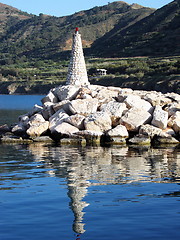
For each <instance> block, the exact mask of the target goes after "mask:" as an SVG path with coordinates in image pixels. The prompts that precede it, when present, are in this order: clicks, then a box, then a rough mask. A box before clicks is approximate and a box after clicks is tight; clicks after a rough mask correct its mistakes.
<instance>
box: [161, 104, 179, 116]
mask: <svg viewBox="0 0 180 240" xmlns="http://www.w3.org/2000/svg"><path fill="white" fill-rule="evenodd" d="M164 110H165V111H166V112H168V116H169V117H171V116H172V115H174V114H175V113H176V112H178V111H180V103H177V102H173V103H170V104H167V106H166V107H165V108H164Z"/></svg>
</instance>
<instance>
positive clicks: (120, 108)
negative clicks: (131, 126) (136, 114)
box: [100, 101, 127, 126]
mask: <svg viewBox="0 0 180 240" xmlns="http://www.w3.org/2000/svg"><path fill="white" fill-rule="evenodd" d="M100 110H101V111H102V112H108V113H109V114H110V116H111V120H112V125H113V126H116V125H117V122H118V121H119V119H120V118H121V117H122V115H123V113H125V111H127V107H126V104H125V103H119V102H116V101H110V102H108V103H106V104H103V105H101V106H100Z"/></svg>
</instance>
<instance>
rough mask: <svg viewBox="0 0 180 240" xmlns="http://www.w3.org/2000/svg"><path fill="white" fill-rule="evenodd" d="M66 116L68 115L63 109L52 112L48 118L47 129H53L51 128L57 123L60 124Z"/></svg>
mask: <svg viewBox="0 0 180 240" xmlns="http://www.w3.org/2000/svg"><path fill="white" fill-rule="evenodd" d="M68 117H69V115H68V114H67V113H66V112H65V111H64V110H63V109H60V110H59V111H57V112H56V113H55V114H53V115H52V116H51V117H50V118H49V129H50V131H53V129H54V128H55V127H56V126H57V125H59V124H61V123H62V122H63V121H64V119H66V118H68Z"/></svg>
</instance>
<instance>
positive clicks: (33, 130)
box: [26, 121, 49, 138]
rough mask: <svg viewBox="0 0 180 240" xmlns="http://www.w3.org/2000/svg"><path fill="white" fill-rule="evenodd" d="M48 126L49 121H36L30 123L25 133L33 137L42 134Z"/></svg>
mask: <svg viewBox="0 0 180 240" xmlns="http://www.w3.org/2000/svg"><path fill="white" fill-rule="evenodd" d="M48 128H49V122H48V121H45V122H38V123H36V124H35V123H34V124H32V125H31V126H30V127H29V128H28V129H27V131H26V133H27V134H28V135H29V136H30V137H32V138H34V137H39V136H41V135H42V134H44V133H45V132H46V131H47V130H48Z"/></svg>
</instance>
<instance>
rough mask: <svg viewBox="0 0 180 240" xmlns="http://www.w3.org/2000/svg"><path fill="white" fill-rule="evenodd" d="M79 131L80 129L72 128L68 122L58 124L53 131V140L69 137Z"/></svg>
mask: <svg viewBox="0 0 180 240" xmlns="http://www.w3.org/2000/svg"><path fill="white" fill-rule="evenodd" d="M78 131H79V129H78V128H76V127H74V126H72V125H71V124H69V123H67V122H61V123H59V124H57V125H56V126H55V127H54V128H53V129H51V135H52V138H53V139H55V140H59V139H61V138H63V137H69V136H71V135H72V134H73V133H76V132H78Z"/></svg>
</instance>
